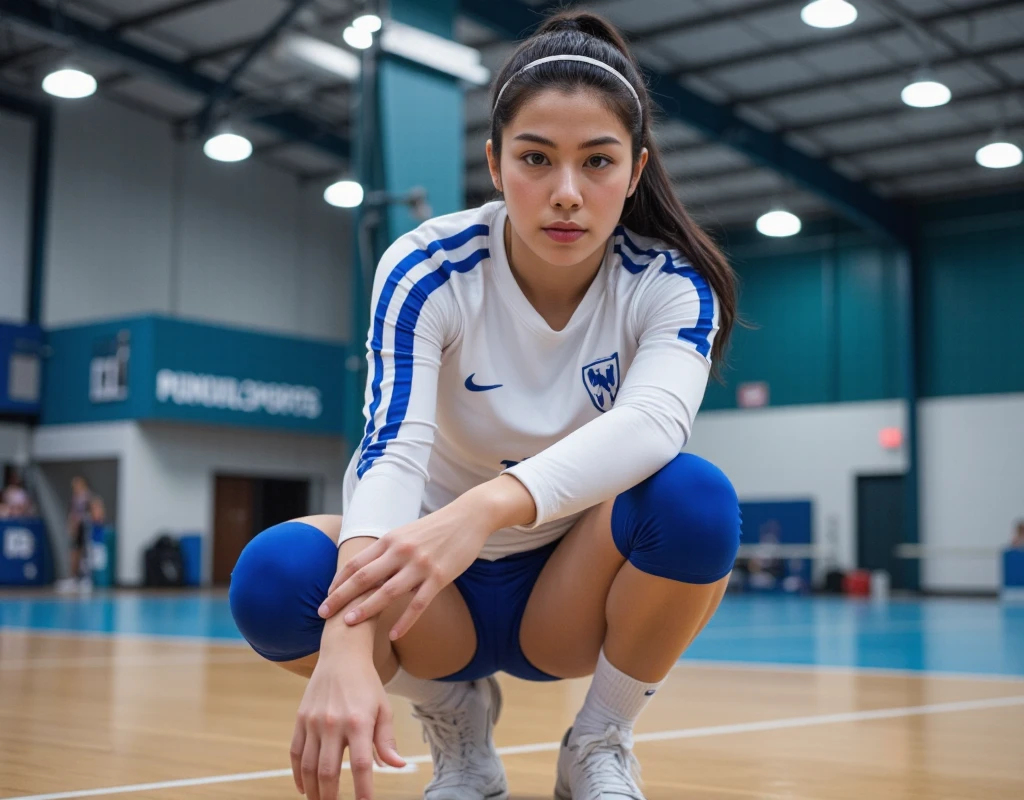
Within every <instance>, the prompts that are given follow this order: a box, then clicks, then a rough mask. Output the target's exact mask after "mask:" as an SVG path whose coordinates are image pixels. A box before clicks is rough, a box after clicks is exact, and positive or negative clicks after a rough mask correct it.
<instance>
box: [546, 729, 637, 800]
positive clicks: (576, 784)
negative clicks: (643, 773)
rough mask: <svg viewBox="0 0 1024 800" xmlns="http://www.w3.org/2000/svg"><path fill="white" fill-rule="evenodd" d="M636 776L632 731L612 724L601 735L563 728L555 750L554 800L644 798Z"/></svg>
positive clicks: (630, 799)
mask: <svg viewBox="0 0 1024 800" xmlns="http://www.w3.org/2000/svg"><path fill="white" fill-rule="evenodd" d="M639 779H640V762H639V761H637V760H636V756H635V755H633V734H632V732H631V731H629V730H627V729H626V728H618V727H616V726H615V725H609V726H608V728H607V730H605V732H604V733H603V734H601V733H598V734H582V735H579V736H574V735H573V729H572V728H569V730H568V731H566V733H565V738H564V739H562V748H561V750H560V751H559V753H558V779H557V782H556V783H555V798H556V800H645V798H644V795H643V792H641V791H640V787H639V786H638V785H637V781H638V780H639Z"/></svg>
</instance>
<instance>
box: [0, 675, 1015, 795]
mask: <svg viewBox="0 0 1024 800" xmlns="http://www.w3.org/2000/svg"><path fill="white" fill-rule="evenodd" d="M1009 706H1024V695H1011V696H1009V697H991V698H986V699H984V700H961V701H959V702H953V703H934V704H931V705H926V706H906V707H903V708H880V709H876V710H874V711H848V712H845V713H841V714H819V715H818V716H812V717H790V718H788V719H769V720H763V721H761V722H740V723H737V724H734V725H712V726H709V727H704V728H681V729H679V730H674V731H656V732H654V733H641V734H637V735H636V736H635V737H634V739H635V741H637V742H664V741H669V740H673V739H701V738H705V737H709V736H728V735H730V734H735V733H758V732H761V731H779V730H786V729H789V728H808V727H812V726H817V725H834V724H836V723H841V722H865V721H869V720H878V719H898V718H900V717H916V716H924V715H927V714H947V713H950V712H955V711H980V710H983V709H989V708H1006V707H1009ZM560 746H561V742H560V741H558V742H542V743H540V744H524V745H516V746H513V747H499V748H498V754H499V755H503V756H512V755H522V754H526V753H542V752H554V751H557V750H558V749H559V747H560ZM406 762H407V763H408V764H409V765H410V767H411V769H410V767H407V768H406V769H405V770H391V769H389V770H380V771H383V772H412V771H415V765H417V764H427V763H429V762H430V756H429V755H420V756H412V757H411V758H407V759H406ZM342 766H344V767H347V766H348V764H347V763H346V764H343V765H342ZM291 774H292V771H291V770H290V769H278V770H270V771H267V772H244V773H239V774H236V775H211V776H209V777H205V778H186V779H184V780H178V781H163V782H161V783H139V784H135V785H132V786H112V787H107V788H104V789H84V790H81V791H74V792H56V793H53V794H34V795H25V796H23V797H9V798H5V800H71V798H77V797H97V796H99V795H105V794H130V793H133V792H149V791H156V790H158V789H177V788H182V787H188V786H208V785H210V784H214V783H233V782H235V781H252V780H263V779H266V778H286V777H290V776H291Z"/></svg>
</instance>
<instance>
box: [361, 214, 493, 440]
mask: <svg viewBox="0 0 1024 800" xmlns="http://www.w3.org/2000/svg"><path fill="white" fill-rule="evenodd" d="M489 233H490V226H488V225H471V226H470V227H468V228H466V229H465V230H464V231H460V232H459V233H456V234H455V235H454V236H449V237H448V238H446V239H438V240H436V241H433V242H431V243H430V244H428V245H427V246H426V247H425V248H423V249H422V250H413V251H412V252H411V253H409V255H407V256H406V257H405V258H403V259H402V260H401V261H399V262H398V264H396V265H395V266H394V268H393V269H392V270H391V274H390V275H388V279H387V281H386V282H385V284H384V288H383V289H382V290H381V293H380V297H379V298H378V300H377V307H376V309H375V311H374V316H373V337H372V338H371V340H370V347H371V349H372V350H373V380H372V382H371V384H370V387H371V394H372V397H371V400H370V409H369V419H368V420H367V421H366V431H365V434H364V436H363V441H362V444H361V445H360V450H366V448H367V447H368V446H369V445H370V442H371V441H372V439H373V432H374V419H375V418H376V415H377V410H378V409H379V408H380V404H381V390H380V385H381V381H383V380H384V360H383V358H382V357H381V355H380V350H381V348H382V347H383V346H384V321H385V319H386V318H387V313H388V307H389V306H390V305H391V300H392V298H393V297H394V294H395V290H396V289H397V288H398V285H399V284H400V283H401V282H402V279H403V278H404V277H405V276H406V275H408V274H409V272H410V271H411V270H412V269H413V268H414V267H415V266H416V265H417V264H420V263H422V262H424V261H426V260H427V259H428V258H430V257H431V256H433V255H434V254H435V253H437V252H438V251H440V250H456V249H458V248H459V247H462V246H463V245H464V244H466V242H468V241H470V240H471V239H473V238H474V237H477V236H487V235H488V234H489Z"/></svg>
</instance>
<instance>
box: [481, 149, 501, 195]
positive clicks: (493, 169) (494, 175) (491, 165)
mask: <svg viewBox="0 0 1024 800" xmlns="http://www.w3.org/2000/svg"><path fill="white" fill-rule="evenodd" d="M484 150H485V151H486V152H487V169H488V170H490V173H491V183H493V184H494V188H495V189H497V190H498V191H499V192H500V191H501V169H500V167H499V165H498V160H497V159H496V158H495V157H494V146H493V145H492V144H491V140H490V139H488V140H487V144H486V145H484Z"/></svg>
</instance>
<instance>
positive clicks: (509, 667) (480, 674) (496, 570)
mask: <svg viewBox="0 0 1024 800" xmlns="http://www.w3.org/2000/svg"><path fill="white" fill-rule="evenodd" d="M558 541H560V540H556V541H554V542H551V544H547V545H545V546H544V547H538V548H537V549H536V550H527V551H526V552H524V553H515V554H514V555H511V556H506V557H505V558H500V559H498V560H497V561H485V560H484V559H477V560H476V561H474V562H473V563H472V564H471V565H470V567H469V569H467V570H466V571H465V572H463V573H462V575H460V576H459V577H458V578H456V579H455V587H456V588H457V589H458V590H459V592H460V593H461V594H462V597H463V599H464V600H465V601H466V606H467V607H468V608H469V613H470V616H472V617H473V627H474V628H476V654H475V655H474V656H473V660H472V661H470V662H469V664H468V665H467V666H466V667H464V668H463V669H461V670H459V671H458V672H456V673H455V674H454V675H449V676H448V677H447V678H442V679H441V680H445V681H472V680H477V679H479V678H486V677H487V676H488V675H493V674H494V673H495V672H507V673H508V674H509V675H514V676H515V677H517V678H522V679H523V680H526V681H557V680H559V678H556V677H554V676H553V675H548V674H547V673H546V672H541V671H540V670H539V669H537V668H536V667H535V666H533V664H531V663H530V662H529V661H528V660H527V658H526V655H525V654H524V653H523V649H522V648H521V647H520V646H519V628H520V626H521V625H522V622H523V613H524V612H525V611H526V603H527V601H528V600H529V599H530V593H531V592H532V591H533V587H534V585H535V584H536V583H537V578H539V577H540V573H541V570H542V569H544V565H545V564H547V563H548V559H549V558H551V554H552V553H554V552H555V548H556V547H558Z"/></svg>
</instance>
